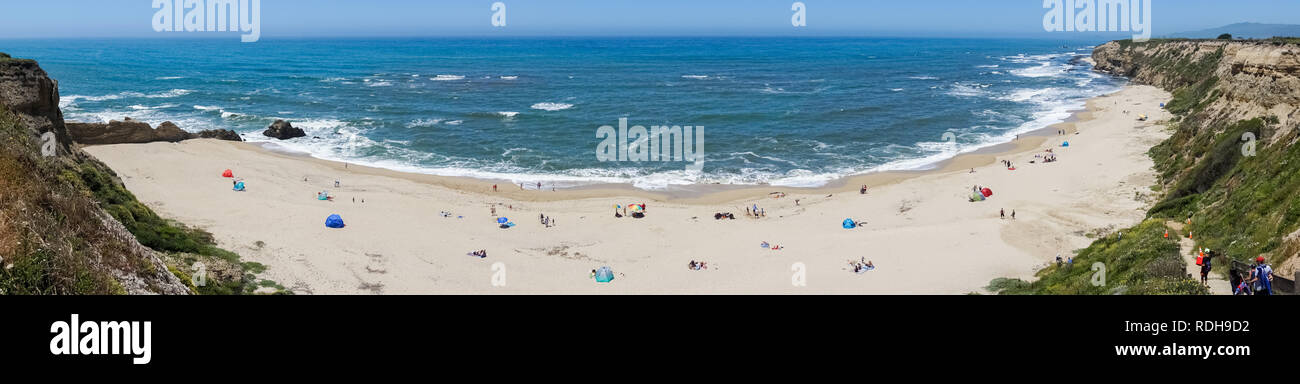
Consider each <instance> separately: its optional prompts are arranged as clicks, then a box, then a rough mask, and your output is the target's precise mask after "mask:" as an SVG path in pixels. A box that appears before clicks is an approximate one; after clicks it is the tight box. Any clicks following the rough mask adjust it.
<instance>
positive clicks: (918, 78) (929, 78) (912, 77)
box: [907, 76, 939, 80]
mask: <svg viewBox="0 0 1300 384" xmlns="http://www.w3.org/2000/svg"><path fill="white" fill-rule="evenodd" d="M907 78H909V79H912V80H939V78H938V77H934V76H908V77H907Z"/></svg>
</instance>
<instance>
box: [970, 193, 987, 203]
mask: <svg viewBox="0 0 1300 384" xmlns="http://www.w3.org/2000/svg"><path fill="white" fill-rule="evenodd" d="M970 199H971V200H974V201H984V195H983V194H979V193H976V194H972V195H971V196H970Z"/></svg>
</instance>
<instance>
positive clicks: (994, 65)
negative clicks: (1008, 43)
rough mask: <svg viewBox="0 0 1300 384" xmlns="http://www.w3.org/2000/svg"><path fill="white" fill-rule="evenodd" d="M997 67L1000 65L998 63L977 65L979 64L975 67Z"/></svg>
mask: <svg viewBox="0 0 1300 384" xmlns="http://www.w3.org/2000/svg"><path fill="white" fill-rule="evenodd" d="M997 67H998V65H997V64H993V65H977V66H975V68H997Z"/></svg>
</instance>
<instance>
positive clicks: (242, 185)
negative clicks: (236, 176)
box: [235, 181, 244, 192]
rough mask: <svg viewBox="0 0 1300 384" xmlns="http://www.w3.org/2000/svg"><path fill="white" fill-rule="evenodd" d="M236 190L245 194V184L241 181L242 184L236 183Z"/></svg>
mask: <svg viewBox="0 0 1300 384" xmlns="http://www.w3.org/2000/svg"><path fill="white" fill-rule="evenodd" d="M235 190H236V191H239V192H243V191H244V182H242V181H240V182H236V183H235Z"/></svg>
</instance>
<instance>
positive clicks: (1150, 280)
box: [986, 219, 1208, 295]
mask: <svg viewBox="0 0 1300 384" xmlns="http://www.w3.org/2000/svg"><path fill="white" fill-rule="evenodd" d="M1164 231H1165V225H1164V220H1160V219H1150V220H1146V221H1144V222H1142V223H1141V224H1138V225H1136V226H1134V227H1131V228H1128V229H1125V230H1123V231H1122V232H1123V233H1124V236H1123V237H1122V238H1120V237H1119V236H1117V235H1108V236H1106V237H1103V238H1100V239H1098V240H1096V241H1094V242H1093V243H1092V244H1091V245H1089V246H1088V247H1087V248H1084V249H1082V250H1080V251H1079V253H1078V255H1076V256H1075V257H1074V262H1073V263H1061V264H1059V265H1056V264H1054V265H1052V266H1049V267H1047V268H1044V269H1042V270H1040V271H1039V272H1038V274H1037V277H1038V279H1037V280H1035V281H1033V282H1026V281H1024V280H1020V279H1009V278H999V279H994V280H993V281H992V282H990V283H989V286H988V287H987V288H986V289H988V290H989V291H991V292H995V293H998V294H1003V295H1117V294H1129V295H1200V294H1206V293H1208V291H1207V289H1206V288H1205V287H1204V286H1202V285H1201V284H1200V283H1198V282H1196V281H1195V280H1192V279H1190V278H1188V276H1187V275H1186V272H1185V268H1186V266H1185V264H1184V263H1183V260H1182V256H1181V255H1180V254H1179V247H1178V243H1177V240H1176V239H1173V238H1165V237H1164Z"/></svg>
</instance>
